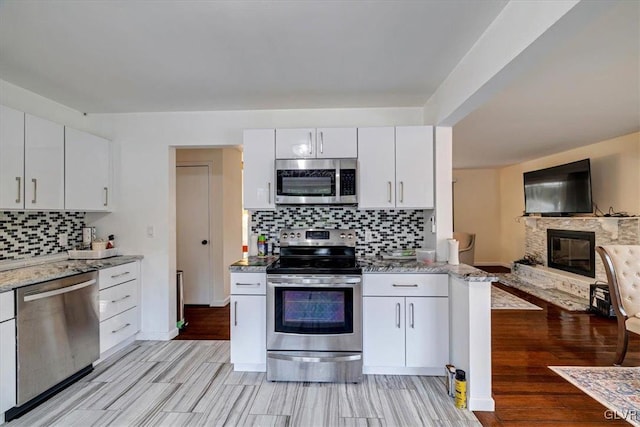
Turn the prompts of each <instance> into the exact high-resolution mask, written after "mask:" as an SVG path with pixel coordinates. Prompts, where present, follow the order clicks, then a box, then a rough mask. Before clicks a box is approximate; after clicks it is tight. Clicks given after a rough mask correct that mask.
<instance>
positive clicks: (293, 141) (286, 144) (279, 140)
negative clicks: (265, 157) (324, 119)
mask: <svg viewBox="0 0 640 427" xmlns="http://www.w3.org/2000/svg"><path fill="white" fill-rule="evenodd" d="M314 157H316V130H315V129H313V128H305V129H276V159H300V158H311V159H312V158H314Z"/></svg>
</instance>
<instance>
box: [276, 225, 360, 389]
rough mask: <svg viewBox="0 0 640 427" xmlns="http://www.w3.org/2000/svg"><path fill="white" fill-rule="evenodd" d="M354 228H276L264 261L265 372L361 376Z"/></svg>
mask: <svg viewBox="0 0 640 427" xmlns="http://www.w3.org/2000/svg"><path fill="white" fill-rule="evenodd" d="M355 246H356V232H355V231H354V230H324V229H286V230H281V231H280V259H279V260H278V261H277V262H276V263H275V264H274V265H272V266H271V267H269V268H267V379H268V380H269V381H318V382H334V381H344V382H358V381H360V380H361V379H362V269H361V268H360V267H359V266H358V265H357V262H356V255H355Z"/></svg>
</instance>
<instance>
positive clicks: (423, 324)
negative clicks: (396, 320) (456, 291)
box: [406, 297, 449, 368]
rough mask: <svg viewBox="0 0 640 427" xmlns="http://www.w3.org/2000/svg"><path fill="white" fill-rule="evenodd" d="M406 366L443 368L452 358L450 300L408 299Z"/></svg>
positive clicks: (439, 298) (441, 298) (430, 298)
mask: <svg viewBox="0 0 640 427" xmlns="http://www.w3.org/2000/svg"><path fill="white" fill-rule="evenodd" d="M406 325H407V335H406V338H407V367H410V368H423V367H427V368H440V367H442V366H444V365H445V364H447V363H449V362H447V361H448V360H449V300H448V298H444V297H416V298H407V313H406Z"/></svg>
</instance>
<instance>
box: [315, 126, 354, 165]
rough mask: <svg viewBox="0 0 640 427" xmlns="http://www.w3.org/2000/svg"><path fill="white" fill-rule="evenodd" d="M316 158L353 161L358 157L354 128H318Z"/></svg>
mask: <svg viewBox="0 0 640 427" xmlns="http://www.w3.org/2000/svg"><path fill="white" fill-rule="evenodd" d="M316 157H318V158H321V157H324V158H327V159H355V158H357V157H358V135H357V129H356V128H318V129H317V130H316Z"/></svg>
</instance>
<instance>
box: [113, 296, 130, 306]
mask: <svg viewBox="0 0 640 427" xmlns="http://www.w3.org/2000/svg"><path fill="white" fill-rule="evenodd" d="M127 298H131V295H125V296H123V297H122V298H120V299H114V300H111V303H112V304H115V303H117V302H120V301H124V300H126V299H127Z"/></svg>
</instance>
